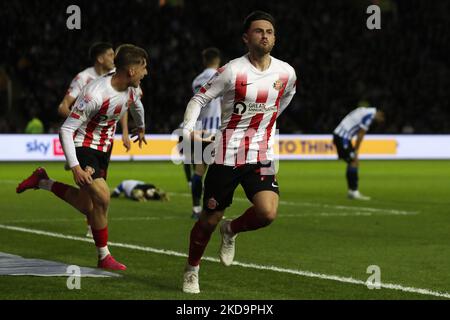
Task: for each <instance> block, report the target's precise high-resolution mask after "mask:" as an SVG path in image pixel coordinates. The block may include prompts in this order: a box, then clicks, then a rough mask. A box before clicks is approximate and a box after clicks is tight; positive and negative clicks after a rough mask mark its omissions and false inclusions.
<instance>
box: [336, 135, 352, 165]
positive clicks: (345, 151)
mask: <svg viewBox="0 0 450 320" xmlns="http://www.w3.org/2000/svg"><path fill="white" fill-rule="evenodd" d="M333 143H334V145H335V146H336V149H337V153H338V157H339V159H342V160H344V161H345V162H347V163H350V162H352V161H353V160H355V158H356V152H355V148H354V147H353V145H352V142H351V141H350V140H348V139H344V138H342V137H339V136H338V135H335V134H334V135H333Z"/></svg>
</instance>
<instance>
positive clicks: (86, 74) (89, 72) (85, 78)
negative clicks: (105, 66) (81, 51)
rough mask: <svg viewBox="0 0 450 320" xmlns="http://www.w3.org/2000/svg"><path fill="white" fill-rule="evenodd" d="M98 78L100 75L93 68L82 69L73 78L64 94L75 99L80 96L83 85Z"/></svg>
mask: <svg viewBox="0 0 450 320" xmlns="http://www.w3.org/2000/svg"><path fill="white" fill-rule="evenodd" d="M99 77H100V75H99V74H98V73H97V72H96V71H95V68H94V67H90V68H87V69H84V70H83V71H81V72H80V73H78V74H77V75H76V76H75V78H73V80H72V82H71V83H70V86H69V89H67V93H66V94H68V95H70V96H71V97H72V98H75V99H76V98H77V97H78V96H79V95H80V93H81V90H83V88H84V86H85V85H87V84H88V83H89V82H91V81H92V80H95V79H98V78H99Z"/></svg>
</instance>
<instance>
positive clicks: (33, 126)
mask: <svg viewBox="0 0 450 320" xmlns="http://www.w3.org/2000/svg"><path fill="white" fill-rule="evenodd" d="M25 133H44V125H43V124H42V121H41V120H39V119H38V118H33V119H31V120H30V122H28V124H27V127H26V128H25Z"/></svg>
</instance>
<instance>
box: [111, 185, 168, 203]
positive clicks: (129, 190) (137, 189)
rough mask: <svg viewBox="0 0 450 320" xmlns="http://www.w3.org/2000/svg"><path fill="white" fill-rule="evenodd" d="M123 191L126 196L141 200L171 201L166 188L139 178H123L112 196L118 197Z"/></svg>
mask: <svg viewBox="0 0 450 320" xmlns="http://www.w3.org/2000/svg"><path fill="white" fill-rule="evenodd" d="M122 193H123V194H124V195H125V197H126V198H128V199H131V200H136V201H139V202H145V201H147V200H161V201H169V196H168V195H167V193H166V192H165V191H164V190H161V189H160V188H157V187H156V186H155V185H154V184H151V183H146V182H144V181H139V180H123V181H122V182H121V183H120V184H119V185H118V186H117V187H116V188H115V189H114V191H113V192H112V193H111V197H112V198H118V197H119V196H120V195H121V194H122Z"/></svg>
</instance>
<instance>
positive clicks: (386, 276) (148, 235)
mask: <svg viewBox="0 0 450 320" xmlns="http://www.w3.org/2000/svg"><path fill="white" fill-rule="evenodd" d="M38 165H39V164H36V163H20V164H12V163H2V164H0V224H3V225H8V226H19V227H23V228H29V229H36V230H44V231H49V232H57V233H62V234H65V235H74V236H80V237H83V236H84V234H85V231H86V225H85V222H84V219H83V216H82V215H81V214H79V213H78V212H77V211H76V210H75V209H73V208H72V207H70V206H69V205H67V204H65V203H63V202H62V201H61V200H60V199H59V198H57V197H56V196H54V195H53V194H51V193H48V192H46V191H42V190H39V191H34V190H29V191H26V192H25V193H23V194H20V195H17V194H16V193H15V188H16V185H17V183H18V182H20V181H21V180H22V179H23V178H25V177H27V176H28V175H29V174H30V173H31V172H32V171H33V170H34V169H35V167H37V166H38ZM40 165H44V166H45V167H46V169H47V172H48V173H49V175H50V177H52V178H53V179H56V180H59V181H63V182H66V183H70V184H73V182H72V175H71V173H70V172H67V171H64V170H63V164H62V163H41V164H40ZM123 179H139V180H144V181H147V182H151V183H154V184H156V185H157V186H159V187H161V188H163V189H164V190H166V191H168V192H171V193H173V194H172V195H171V201H170V202H168V203H160V202H147V203H137V202H133V201H130V200H127V199H124V198H123V197H122V198H119V199H112V201H111V206H110V211H109V217H110V224H109V230H110V232H109V234H110V237H109V240H110V241H112V242H120V243H126V244H133V245H138V246H145V247H152V248H157V249H166V250H173V251H176V252H180V253H187V250H188V240H189V233H190V230H191V227H192V225H193V220H192V219H190V214H191V200H190V197H189V190H188V187H187V183H186V181H185V178H184V173H183V170H182V168H181V167H180V166H175V165H174V164H172V163H169V162H134V163H130V162H113V163H111V165H110V169H109V177H108V184H109V186H110V188H111V189H112V188H113V187H115V186H116V185H117V184H118V183H119V182H120V181H121V180H123ZM278 180H279V183H280V188H281V190H280V191H281V200H282V203H281V204H280V207H279V217H278V219H277V220H276V221H275V222H274V223H273V224H272V225H271V226H270V227H268V228H264V229H261V230H258V231H256V232H248V233H243V234H240V235H239V237H238V238H237V245H236V257H235V260H237V261H239V262H245V263H254V264H258V265H265V266H270V265H272V266H277V267H280V268H286V269H298V270H303V271H311V272H314V273H323V274H327V275H336V276H340V277H353V278H355V279H359V280H362V281H366V280H367V278H368V277H369V276H370V274H367V273H366V270H367V267H368V266H369V265H378V266H379V267H380V268H381V281H382V282H383V283H394V284H399V285H402V286H405V287H416V288H426V289H429V290H433V291H439V292H447V293H448V292H449V291H450V285H449V284H450V273H449V272H448V266H449V265H450V255H449V254H448V252H449V243H450V233H449V232H448V230H449V229H448V226H449V224H450V216H449V214H448V204H449V201H448V190H449V189H450V169H449V167H448V163H447V162H446V161H362V163H361V169H360V189H361V191H362V192H363V193H364V194H367V195H370V196H371V197H372V199H373V200H371V201H368V202H355V201H351V200H348V199H346V182H345V164H344V163H342V162H338V161H323V162H320V161H317V162H281V163H280V170H279V174H278ZM244 198H245V195H244V193H243V191H242V189H241V188H240V187H239V188H238V189H237V190H236V193H235V201H234V202H233V204H232V206H231V208H229V209H228V210H227V212H226V216H227V217H233V216H237V215H240V214H241V213H242V212H243V211H244V210H245V209H246V208H247V207H248V206H249V203H248V201H246V200H244ZM358 207H362V209H360V210H358ZM364 208H372V209H370V210H368V209H364ZM373 209H375V210H373ZM405 213H406V214H405ZM145 219H147V220H145ZM219 243H220V238H219V232H218V230H216V232H215V233H214V234H213V236H212V238H211V241H210V243H209V245H208V247H207V249H206V252H205V255H206V256H209V257H214V258H217V257H218V253H217V252H218V247H219ZM110 250H111V252H112V254H113V255H114V256H115V257H116V258H117V259H118V261H120V262H123V263H125V264H126V265H127V266H128V270H127V271H125V272H122V274H123V277H122V278H117V279H112V278H82V280H81V290H68V289H67V287H66V278H63V277H61V278H46V277H45V278H43V277H24V276H0V288H1V290H0V299H293V300H297V299H439V298H438V297H435V296H430V295H421V294H417V293H409V292H403V291H398V290H391V289H385V288H382V289H380V290H369V289H368V288H367V287H366V286H364V285H357V284H349V283H342V282H336V281H331V280H326V279H319V278H310V277H304V276H300V275H293V274H287V273H279V272H274V271H268V270H255V269H251V268H243V267H240V266H231V267H228V268H227V267H224V266H222V265H220V264H219V263H216V262H210V261H204V262H203V263H202V266H201V270H200V288H201V291H202V292H201V293H200V294H199V295H187V294H184V293H182V292H181V284H182V274H183V267H184V265H185V261H186V258H184V257H177V256H169V255H162V254H157V253H150V252H143V251H137V250H131V249H127V248H118V247H110ZM0 251H1V252H6V253H11V254H17V255H21V256H23V257H25V258H41V259H48V260H55V261H61V262H64V263H67V264H76V265H80V266H87V267H95V265H96V252H95V248H94V246H93V245H92V244H90V243H86V242H80V241H73V240H66V239H57V238H53V237H48V236H42V235H35V234H30V233H24V232H18V231H13V230H5V229H0Z"/></svg>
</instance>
